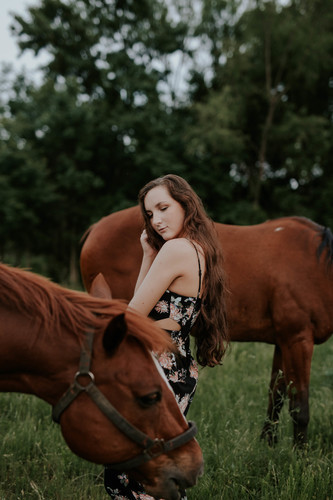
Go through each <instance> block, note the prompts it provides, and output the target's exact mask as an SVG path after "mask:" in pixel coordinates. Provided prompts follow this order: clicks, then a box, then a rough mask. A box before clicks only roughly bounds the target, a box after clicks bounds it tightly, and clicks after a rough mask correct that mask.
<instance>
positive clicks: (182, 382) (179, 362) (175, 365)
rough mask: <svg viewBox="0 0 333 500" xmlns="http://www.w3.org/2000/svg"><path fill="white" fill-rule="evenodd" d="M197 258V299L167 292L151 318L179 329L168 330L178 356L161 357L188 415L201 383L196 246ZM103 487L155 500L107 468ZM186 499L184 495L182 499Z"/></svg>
mask: <svg viewBox="0 0 333 500" xmlns="http://www.w3.org/2000/svg"><path fill="white" fill-rule="evenodd" d="M193 246H194V248H195V250H196V252H197V257H198V265H199V288H198V294H197V296H196V297H187V296H185V295H179V294H176V293H175V292H172V291H170V290H166V291H165V292H164V294H163V295H162V297H161V298H160V300H159V301H158V302H157V304H156V305H155V307H154V309H153V310H152V311H151V313H150V314H149V316H150V317H151V318H152V319H154V320H156V321H158V320H161V319H165V318H170V319H173V320H174V321H176V322H177V323H178V324H179V326H180V330H179V331H178V330H172V331H171V330H167V332H168V333H169V334H170V336H171V338H172V340H173V342H174V343H175V344H176V346H177V350H178V353H169V352H166V353H163V354H161V355H160V357H159V362H160V365H161V366H162V368H163V370H164V372H165V374H166V377H167V379H168V381H169V383H170V385H171V387H172V389H173V391H174V393H175V397H176V400H177V402H178V405H179V408H180V410H181V411H182V413H183V414H184V415H186V414H187V412H188V409H189V406H190V404H191V402H192V400H193V396H194V393H195V390H196V386H197V381H198V365H197V363H196V361H195V359H194V358H193V356H192V353H191V350H190V331H191V328H192V327H193V325H194V323H195V321H196V319H197V317H198V315H199V312H200V307H201V298H200V290H201V267H200V260H199V255H198V251H197V248H196V247H195V245H194V244H193ZM104 485H105V489H106V491H107V493H108V494H109V495H110V497H111V498H113V499H114V500H153V497H152V496H150V495H148V494H147V493H145V491H144V489H143V487H142V485H141V484H139V483H137V482H136V481H134V480H132V479H130V478H129V477H128V476H127V475H126V474H125V473H119V472H118V471H114V470H112V469H109V468H108V467H106V468H105V474H104ZM185 499H186V493H185V492H183V493H182V497H181V500H185Z"/></svg>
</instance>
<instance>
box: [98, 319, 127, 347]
mask: <svg viewBox="0 0 333 500" xmlns="http://www.w3.org/2000/svg"><path fill="white" fill-rule="evenodd" d="M126 332H127V324H126V321H125V314H124V313H122V314H118V316H115V317H114V318H112V320H111V321H110V323H109V324H108V326H107V327H106V330H105V332H104V337H103V347H104V349H105V350H106V352H107V353H108V354H110V355H111V354H113V353H114V352H115V351H116V349H117V348H118V347H119V345H120V344H121V342H122V341H123V340H124V337H125V335H126Z"/></svg>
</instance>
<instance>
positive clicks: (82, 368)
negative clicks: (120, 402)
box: [52, 330, 197, 470]
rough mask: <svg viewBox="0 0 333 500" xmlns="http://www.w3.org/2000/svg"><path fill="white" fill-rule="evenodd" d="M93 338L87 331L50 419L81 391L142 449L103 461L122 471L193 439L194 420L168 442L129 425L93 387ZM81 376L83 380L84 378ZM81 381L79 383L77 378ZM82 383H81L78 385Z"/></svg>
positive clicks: (58, 414)
mask: <svg viewBox="0 0 333 500" xmlns="http://www.w3.org/2000/svg"><path fill="white" fill-rule="evenodd" d="M93 340H94V332H93V331H92V330H88V331H87V332H86V338H85V342H84V345H83V346H82V350H81V356H80V363H79V371H78V372H77V373H76V374H75V376H74V382H73V383H72V385H71V386H70V387H69V388H68V389H67V391H66V392H65V394H64V395H63V396H62V397H61V398H60V400H59V401H58V403H56V404H55V405H54V407H53V411H52V418H53V420H54V422H57V423H60V417H61V415H62V413H63V412H64V411H65V410H66V409H67V408H68V407H69V406H70V405H71V403H72V402H73V401H74V400H75V399H76V397H77V396H78V395H79V394H81V393H82V392H85V393H86V394H88V395H89V396H90V398H91V399H92V400H93V401H94V403H95V404H96V406H97V407H98V408H99V409H100V411H101V412H103V413H104V415H106V416H107V417H108V419H109V420H110V421H111V422H112V423H113V424H114V425H115V426H116V427H117V428H118V429H119V430H120V431H121V432H123V433H124V434H125V435H126V436H127V437H128V438H129V439H131V440H132V441H134V442H135V443H136V444H138V445H139V446H140V447H141V448H142V449H143V451H142V453H141V454H139V455H137V456H135V457H133V458H130V459H128V460H125V461H123V462H120V463H112V464H106V465H107V466H108V467H109V468H110V469H115V470H123V469H124V468H126V469H131V468H133V467H137V466H138V465H141V464H143V463H145V462H148V460H152V459H154V458H156V457H158V456H160V455H162V454H163V453H167V452H169V451H172V450H175V449H176V448H178V447H179V446H183V445H184V444H186V443H187V442H188V441H190V440H191V439H193V438H194V436H195V435H196V433H197V427H196V425H195V423H194V422H190V421H189V422H188V425H189V426H188V428H187V429H186V430H185V431H184V432H183V433H182V434H179V435H178V436H175V437H173V438H171V439H169V440H168V441H165V440H164V439H160V438H155V439H153V438H151V437H150V436H148V435H147V434H145V433H144V432H142V431H141V430H140V429H138V428H137V427H135V426H134V425H132V424H131V423H130V422H129V421H128V420H126V418H124V417H123V416H122V415H121V414H120V413H119V412H118V411H117V410H116V408H115V407H114V406H113V405H112V404H111V403H110V401H109V400H108V399H107V398H106V397H105V396H104V394H103V393H102V392H101V391H100V390H99V389H98V387H96V385H95V377H94V374H93V373H92V372H91V371H90V365H91V357H92V347H93ZM82 379H86V380H85V381H84V380H82ZM79 380H80V381H81V383H80V381H79ZM83 383H84V384H85V385H82V384H83Z"/></svg>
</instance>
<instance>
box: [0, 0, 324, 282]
mask: <svg viewBox="0 0 333 500" xmlns="http://www.w3.org/2000/svg"><path fill="white" fill-rule="evenodd" d="M330 7H331V0H311V1H310V0H290V1H288V2H286V1H284V2H281V1H278V0H269V1H264V0H249V1H247V2H245V1H243V0H140V2H138V1H136V0H38V1H37V0H35V2H34V3H33V4H32V0H31V2H30V5H29V6H28V7H27V8H26V11H25V14H24V15H22V16H19V15H14V16H13V21H12V30H13V34H14V36H15V37H16V40H17V43H18V45H19V46H20V48H21V50H22V51H31V52H33V53H34V54H36V55H38V54H39V53H42V52H44V53H46V54H47V55H48V57H47V63H44V66H43V67H42V68H41V74H42V77H41V79H40V81H38V83H37V82H36V81H35V80H34V79H33V78H32V77H31V75H29V74H27V73H22V72H20V73H18V74H17V73H15V72H14V71H13V70H12V69H11V68H5V67H2V71H1V74H0V89H1V97H0V134H1V143H0V201H1V203H0V219H1V224H0V258H1V259H2V260H4V261H6V262H9V263H12V264H14V265H27V266H29V267H31V268H32V269H33V270H35V271H37V272H41V273H43V274H47V275H48V276H50V277H52V278H53V279H55V280H56V281H61V282H68V283H70V284H75V283H77V281H78V256H79V250H80V238H81V237H82V235H83V233H84V232H85V230H86V229H87V228H88V227H89V226H90V225H91V224H92V223H94V222H95V221H97V220H98V219H100V218H101V217H103V216H104V215H107V214H108V213H110V212H113V211H116V210H120V209H122V208H125V207H128V206H131V205H134V204H136V200H137V193H138V191H139V189H140V188H141V187H142V186H143V185H144V184H145V183H146V182H147V181H149V180H150V179H152V178H154V177H156V176H159V175H164V174H166V173H176V174H179V175H181V176H183V177H185V178H186V179H187V180H188V181H189V182H190V184H191V185H192V186H193V188H194V189H195V190H196V191H197V193H198V194H199V195H200V196H201V197H202V199H203V201H204V204H205V206H206V208H207V211H208V212H209V214H210V215H211V216H212V217H213V219H214V220H216V221H219V222H223V223H230V224H254V223H257V222H262V221H264V220H266V219H268V218H274V217H279V216H283V215H302V216H306V217H309V218H311V219H313V220H316V221H317V222H319V223H321V224H323V225H327V226H330V225H331V226H332V227H333V213H332V210H331V199H332V197H333V176H332V167H331V161H330V160H331V157H332V130H333V129H332V114H333V11H332V9H331V8H330Z"/></svg>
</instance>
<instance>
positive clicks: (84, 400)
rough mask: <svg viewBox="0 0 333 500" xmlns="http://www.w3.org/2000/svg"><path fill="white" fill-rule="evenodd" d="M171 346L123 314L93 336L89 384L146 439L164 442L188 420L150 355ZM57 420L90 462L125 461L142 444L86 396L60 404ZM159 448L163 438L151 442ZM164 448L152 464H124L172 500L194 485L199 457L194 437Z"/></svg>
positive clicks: (148, 324) (147, 323)
mask: <svg viewBox="0 0 333 500" xmlns="http://www.w3.org/2000/svg"><path fill="white" fill-rule="evenodd" d="M172 349H174V348H173V346H172V343H171V341H170V338H169V336H168V335H167V334H166V333H165V332H164V331H163V330H161V329H159V328H157V327H156V325H155V324H154V323H153V322H152V321H151V320H149V319H148V318H144V317H142V316H139V315H138V314H136V313H135V312H132V311H129V310H126V312H125V313H124V314H120V315H119V314H118V315H117V316H115V317H114V318H113V319H112V320H111V321H110V320H109V319H107V318H106V324H105V328H104V331H103V332H97V333H96V335H95V339H94V343H93V357H92V364H91V367H90V370H91V372H92V374H93V375H94V379H95V385H96V387H97V388H98V390H99V391H100V392H101V393H102V398H103V396H104V397H105V398H106V400H107V401H108V402H110V403H111V405H113V407H114V408H115V409H116V410H117V412H118V413H119V414H120V415H121V416H122V417H124V418H125V419H126V420H127V421H128V422H130V423H131V424H132V426H134V427H135V428H136V429H138V430H139V431H141V433H143V434H145V435H146V436H144V439H143V440H144V441H147V440H149V441H150V440H155V439H156V438H158V439H160V440H164V441H170V440H172V439H173V438H175V437H176V436H179V435H182V434H184V433H185V434H186V431H188V423H187V422H186V420H185V418H184V416H183V415H182V413H181V411H180V409H179V407H178V404H177V402H176V399H175V397H174V394H173V392H172V390H171V388H170V386H169V384H168V382H167V380H166V378H165V377H164V374H163V372H162V370H161V369H160V367H159V365H158V363H157V362H156V360H155V358H154V356H153V354H152V352H161V351H162V350H172ZM82 383H83V382H82ZM84 383H85V382H84ZM88 383H90V379H89V380H88ZM106 413H107V412H106ZM60 422H61V427H62V432H63V435H64V437H65V440H66V442H67V443H68V445H69V447H70V448H71V449H72V450H73V451H74V452H75V453H76V454H78V455H79V456H81V457H83V458H85V459H87V460H90V461H93V462H96V463H101V464H111V466H112V464H115V463H117V464H118V463H119V462H123V461H127V460H129V459H132V458H134V457H137V456H138V455H140V454H142V452H143V447H146V446H147V444H148V443H147V442H146V443H145V444H144V443H143V442H140V439H139V440H138V441H137V442H135V439H134V440H133V439H132V437H129V436H128V435H126V434H125V432H122V431H120V430H119V429H118V427H117V425H115V424H114V423H112V421H111V420H110V419H109V417H108V416H107V415H106V414H105V412H103V411H102V410H101V409H100V408H99V407H98V405H97V404H96V402H95V401H94V400H93V399H92V398H91V397H90V396H89V394H86V393H85V392H83V393H82V394H79V396H78V397H77V398H75V400H73V402H71V404H70V405H69V406H68V407H66V411H64V412H63V414H62V416H61V420H60ZM130 436H131V433H130ZM139 442H140V444H139ZM161 443H162V445H163V442H162V441H159V442H158V443H157V445H156V446H157V448H159V446H160V444H161ZM171 443H172V441H171ZM170 448H171V451H166V452H163V453H162V454H160V455H159V456H156V457H155V452H156V450H153V454H154V458H153V459H150V460H149V461H146V462H143V461H142V463H140V462H141V461H139V464H134V467H133V468H132V465H133V464H130V465H129V467H130V471H129V472H130V474H131V475H132V476H133V477H134V478H135V479H137V480H139V481H140V482H141V483H143V484H144V486H145V488H146V490H147V492H148V493H149V494H151V495H153V496H156V497H160V498H161V497H162V498H165V499H169V500H176V499H178V498H179V487H180V488H182V489H184V488H187V487H190V486H193V485H194V484H195V483H196V480H197V477H198V475H200V474H201V472H202V466H203V465H202V453H201V450H200V447H199V445H198V443H197V441H196V440H195V439H193V436H191V439H190V440H189V441H187V442H186V444H183V445H181V446H179V447H177V448H176V449H173V447H170ZM168 449H169V447H167V450H168ZM156 455H158V453H156ZM124 468H125V469H126V468H127V466H126V465H125V466H124Z"/></svg>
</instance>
